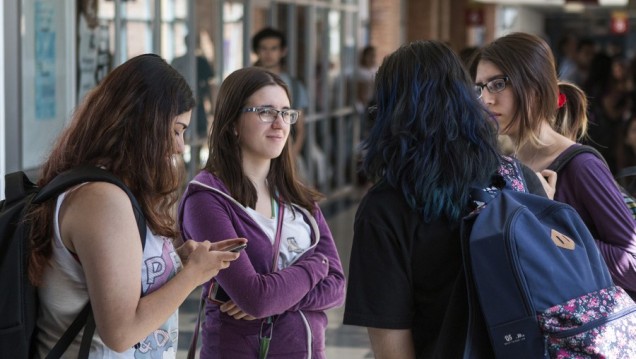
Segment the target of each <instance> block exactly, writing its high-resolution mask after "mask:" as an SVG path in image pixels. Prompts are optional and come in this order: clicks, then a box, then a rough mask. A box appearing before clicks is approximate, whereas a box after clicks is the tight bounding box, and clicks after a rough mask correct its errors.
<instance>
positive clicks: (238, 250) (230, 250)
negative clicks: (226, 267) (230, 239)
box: [223, 243, 247, 253]
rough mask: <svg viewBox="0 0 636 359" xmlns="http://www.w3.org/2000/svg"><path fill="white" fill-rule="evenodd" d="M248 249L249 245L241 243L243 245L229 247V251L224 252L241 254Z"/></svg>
mask: <svg viewBox="0 0 636 359" xmlns="http://www.w3.org/2000/svg"><path fill="white" fill-rule="evenodd" d="M246 247H247V243H241V244H237V245H235V246H232V247H229V248H227V249H223V250H224V251H228V252H234V253H236V252H240V251H242V250H243V249H245V248H246Z"/></svg>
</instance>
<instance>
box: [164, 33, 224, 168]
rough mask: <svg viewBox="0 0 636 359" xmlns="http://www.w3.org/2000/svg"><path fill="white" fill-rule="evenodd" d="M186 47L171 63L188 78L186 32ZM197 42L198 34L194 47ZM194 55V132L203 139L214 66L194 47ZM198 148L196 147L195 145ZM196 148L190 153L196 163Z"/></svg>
mask: <svg viewBox="0 0 636 359" xmlns="http://www.w3.org/2000/svg"><path fill="white" fill-rule="evenodd" d="M184 41H185V45H186V48H187V49H188V51H186V53H185V54H184V55H183V56H179V57H175V58H174V59H173V60H172V63H171V65H172V66H173V67H174V68H175V69H177V71H179V73H180V74H181V75H182V76H183V77H185V78H188V77H189V76H190V52H191V51H192V50H191V49H190V46H191V45H190V41H191V35H190V34H188V35H186V36H185V38H184ZM198 44H199V36H198V34H197V36H196V42H195V47H196V46H198ZM192 56H194V64H195V66H196V67H195V77H194V81H195V83H196V101H197V103H196V111H195V112H196V116H195V122H194V126H192V127H193V128H194V133H195V134H196V139H197V140H202V141H205V140H206V139H207V135H208V125H209V124H208V115H209V114H211V113H212V105H213V103H214V102H213V98H212V85H211V81H212V79H213V78H214V68H213V67H212V65H211V64H210V62H209V61H208V59H207V58H206V57H205V56H203V54H201V53H199V52H198V51H197V50H196V49H195V53H194V54H193V55H192ZM196 148H198V147H196ZM196 148H193V149H194V151H193V153H192V155H193V157H194V159H195V161H196V163H199V162H200V158H199V153H198V151H196Z"/></svg>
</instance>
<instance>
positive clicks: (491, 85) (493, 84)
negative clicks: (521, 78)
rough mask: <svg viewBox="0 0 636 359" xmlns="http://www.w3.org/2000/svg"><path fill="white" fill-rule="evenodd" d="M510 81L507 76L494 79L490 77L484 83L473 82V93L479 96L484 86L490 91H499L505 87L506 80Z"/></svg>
mask: <svg viewBox="0 0 636 359" xmlns="http://www.w3.org/2000/svg"><path fill="white" fill-rule="evenodd" d="M508 81H510V78H509V77H508V76H503V77H499V78H496V79H492V80H490V81H488V82H486V83H485V84H475V87H474V88H475V93H476V94H477V98H481V95H482V94H483V89H484V87H485V88H487V89H488V92H490V93H500V92H501V91H503V90H505V89H506V82H508Z"/></svg>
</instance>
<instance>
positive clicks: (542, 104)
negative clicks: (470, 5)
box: [470, 32, 587, 148]
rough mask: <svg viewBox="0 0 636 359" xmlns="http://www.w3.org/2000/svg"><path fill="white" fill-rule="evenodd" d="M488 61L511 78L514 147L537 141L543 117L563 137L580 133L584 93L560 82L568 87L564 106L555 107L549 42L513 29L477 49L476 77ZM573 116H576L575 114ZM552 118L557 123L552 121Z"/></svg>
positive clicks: (473, 66) (556, 90)
mask: <svg viewBox="0 0 636 359" xmlns="http://www.w3.org/2000/svg"><path fill="white" fill-rule="evenodd" d="M482 60H484V61H490V62H492V63H493V64H494V65H495V66H497V67H498V68H499V69H500V70H501V71H502V72H503V73H504V74H505V75H506V76H508V77H509V78H510V87H511V89H512V93H513V96H514V100H515V104H516V108H515V114H514V116H513V117H514V118H515V120H514V121H511V122H510V124H509V126H518V136H517V143H516V144H515V145H516V147H517V148H518V147H520V146H521V145H523V144H524V143H526V142H527V141H531V142H533V143H539V139H538V135H537V132H538V130H539V128H540V126H541V123H542V122H543V121H548V123H549V124H550V125H551V126H552V127H553V128H554V129H555V130H556V131H562V130H564V129H566V130H567V132H566V133H561V134H563V135H565V136H566V137H571V136H572V134H576V136H579V137H580V136H582V135H584V134H585V129H586V126H587V116H586V113H585V110H584V109H585V108H586V103H581V101H584V100H586V98H585V94H584V93H583V92H582V91H581V90H580V89H579V88H578V87H576V86H573V85H569V84H566V83H563V84H562V86H561V88H562V91H567V92H568V94H566V96H567V106H566V108H565V109H559V108H558V105H557V104H558V98H559V93H560V88H559V82H558V78H557V73H556V63H555V61H554V55H553V54H552V50H551V49H550V46H549V45H548V44H547V43H546V42H545V41H544V40H543V39H542V38H540V37H538V36H536V35H532V34H528V33H522V32H517V33H512V34H509V35H506V36H503V37H500V38H498V39H496V40H494V41H493V42H491V43H490V44H488V45H486V46H484V47H483V48H481V49H479V50H478V52H477V54H476V56H475V57H473V61H472V63H471V66H470V73H471V75H472V77H473V79H474V78H475V75H476V72H477V65H478V64H479V61H482ZM559 110H561V111H565V110H568V111H569V115H570V118H569V121H568V122H567V123H566V125H567V126H569V127H567V128H565V127H563V122H562V120H563V117H558V118H557V116H558V115H559V116H562V115H563V113H561V114H559ZM574 116H579V117H577V118H574ZM555 121H558V123H556V124H555Z"/></svg>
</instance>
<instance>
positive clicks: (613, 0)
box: [474, 0, 628, 7]
mask: <svg viewBox="0 0 636 359" xmlns="http://www.w3.org/2000/svg"><path fill="white" fill-rule="evenodd" d="M474 1H475V2H480V3H488V4H500V5H533V6H563V7H566V6H572V5H575V6H579V4H580V5H582V6H585V4H584V3H583V2H581V3H577V2H571V3H568V4H566V3H565V0H474ZM627 3H628V0H598V4H599V5H600V6H627ZM593 6H594V5H593Z"/></svg>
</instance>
